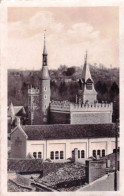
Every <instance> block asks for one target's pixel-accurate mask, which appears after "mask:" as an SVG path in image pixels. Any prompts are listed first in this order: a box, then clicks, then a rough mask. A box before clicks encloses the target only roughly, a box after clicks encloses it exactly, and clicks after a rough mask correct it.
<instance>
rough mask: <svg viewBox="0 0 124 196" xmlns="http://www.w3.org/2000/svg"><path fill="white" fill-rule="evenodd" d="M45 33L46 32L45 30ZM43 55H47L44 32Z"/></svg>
mask: <svg viewBox="0 0 124 196" xmlns="http://www.w3.org/2000/svg"><path fill="white" fill-rule="evenodd" d="M45 31H46V30H45ZM43 54H46V55H47V51H46V36H45V32H44V48H43Z"/></svg>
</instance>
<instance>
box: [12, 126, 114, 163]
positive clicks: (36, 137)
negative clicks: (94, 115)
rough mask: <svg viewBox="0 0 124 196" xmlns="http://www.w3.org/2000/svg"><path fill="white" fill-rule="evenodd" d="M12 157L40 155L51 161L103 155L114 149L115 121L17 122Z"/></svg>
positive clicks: (81, 159) (13, 135)
mask: <svg viewBox="0 0 124 196" xmlns="http://www.w3.org/2000/svg"><path fill="white" fill-rule="evenodd" d="M11 143H12V145H11V155H10V156H11V157H12V158H27V157H29V156H30V157H32V158H41V159H43V160H46V159H51V160H52V161H58V160H60V161H61V160H65V159H69V158H72V156H73V152H74V149H75V148H77V149H78V159H79V161H80V162H83V161H85V159H88V158H89V157H91V156H94V157H96V156H97V155H98V156H100V157H103V156H105V155H108V154H110V153H113V151H114V149H115V126H114V124H99V125H98V124H96V125H39V126H38V125H37V126H35V125H33V126H31V125H27V126H23V127H21V126H20V125H18V126H17V127H16V128H15V129H14V130H13V132H12V133H11Z"/></svg>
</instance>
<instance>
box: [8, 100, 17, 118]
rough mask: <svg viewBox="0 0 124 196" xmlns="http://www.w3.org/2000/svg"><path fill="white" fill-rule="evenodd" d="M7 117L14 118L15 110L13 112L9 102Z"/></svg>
mask: <svg viewBox="0 0 124 196" xmlns="http://www.w3.org/2000/svg"><path fill="white" fill-rule="evenodd" d="M8 116H10V117H15V110H14V106H13V104H12V102H11V104H10V106H9V109H8Z"/></svg>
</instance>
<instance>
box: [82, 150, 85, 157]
mask: <svg viewBox="0 0 124 196" xmlns="http://www.w3.org/2000/svg"><path fill="white" fill-rule="evenodd" d="M81 158H85V151H84V150H81Z"/></svg>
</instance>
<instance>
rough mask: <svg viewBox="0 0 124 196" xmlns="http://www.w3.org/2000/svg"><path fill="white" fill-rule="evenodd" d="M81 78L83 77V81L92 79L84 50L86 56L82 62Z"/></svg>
mask: <svg viewBox="0 0 124 196" xmlns="http://www.w3.org/2000/svg"><path fill="white" fill-rule="evenodd" d="M82 78H83V79H84V81H85V82H86V81H87V80H88V79H91V80H92V82H93V79H92V76H91V73H90V70H89V65H88V64H87V52H86V57H85V62H84V67H83V72H82Z"/></svg>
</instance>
